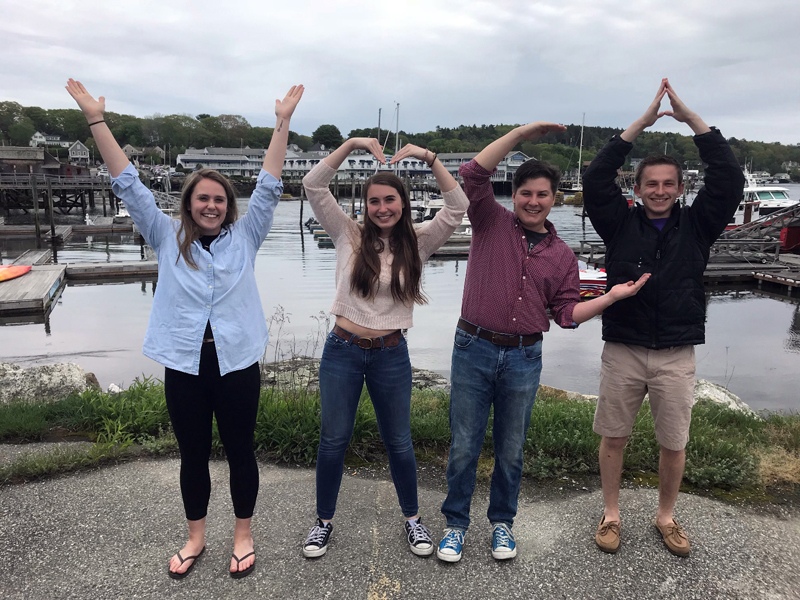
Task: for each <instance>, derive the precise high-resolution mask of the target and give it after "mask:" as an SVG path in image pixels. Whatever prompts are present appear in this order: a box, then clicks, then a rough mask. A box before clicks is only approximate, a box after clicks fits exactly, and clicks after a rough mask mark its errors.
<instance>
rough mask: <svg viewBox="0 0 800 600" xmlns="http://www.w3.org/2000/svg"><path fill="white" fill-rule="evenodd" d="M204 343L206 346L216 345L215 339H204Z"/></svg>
mask: <svg viewBox="0 0 800 600" xmlns="http://www.w3.org/2000/svg"><path fill="white" fill-rule="evenodd" d="M203 343H204V344H213V343H214V338H204V339H203Z"/></svg>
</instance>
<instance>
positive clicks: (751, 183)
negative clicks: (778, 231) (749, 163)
mask: <svg viewBox="0 0 800 600" xmlns="http://www.w3.org/2000/svg"><path fill="white" fill-rule="evenodd" d="M744 177H745V188H744V192H743V194H742V198H743V200H744V201H745V202H759V203H760V215H761V216H762V217H766V216H767V215H769V214H771V213H774V212H777V211H780V210H784V209H787V208H791V207H793V206H795V205H796V204H798V203H799V202H800V200H792V199H791V198H790V197H789V189H788V188H785V187H780V186H776V185H764V184H765V183H766V179H765V177H764V175H763V174H762V173H761V172H756V173H753V172H751V171H750V170H749V169H748V168H747V167H745V169H744Z"/></svg>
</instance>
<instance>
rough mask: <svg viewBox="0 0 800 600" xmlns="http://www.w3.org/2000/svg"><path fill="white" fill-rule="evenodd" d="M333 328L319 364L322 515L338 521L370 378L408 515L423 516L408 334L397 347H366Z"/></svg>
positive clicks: (394, 477) (400, 498)
mask: <svg viewBox="0 0 800 600" xmlns="http://www.w3.org/2000/svg"><path fill="white" fill-rule="evenodd" d="M351 340H352V338H351V339H343V338H341V337H339V336H338V335H336V334H335V333H333V332H330V333H329V334H328V337H327V339H326V341H325V349H324V350H323V352H322V360H321V362H320V366H319V389H320V396H321V402H322V430H321V432H320V440H319V451H318V452H317V515H318V516H319V518H321V519H325V520H328V519H332V518H333V514H334V512H335V511H336V499H337V497H338V496H339V486H340V485H341V483H342V471H343V469H344V455H345V452H346V451H347V446H348V445H349V444H350V438H351V437H352V435H353V426H354V425H355V420H356V409H357V408H358V401H359V398H360V397H361V390H362V388H363V387H364V381H365V380H366V383H367V390H368V391H369V396H370V399H371V400H372V406H373V407H374V408H375V416H376V417H377V420H378V430H379V431H380V434H381V438H382V439H383V444H384V446H386V451H387V452H388V454H389V467H390V468H391V472H392V480H393V481H394V487H395V490H397V499H398V501H399V502H400V508H401V510H402V511H403V515H404V516H406V517H413V516H414V515H416V514H417V511H418V510H419V506H418V504H417V459H416V457H415V456H414V448H413V446H412V445H411V361H410V360H409V358H408V345H407V343H406V340H405V338H402V339H401V340H400V344H399V345H397V346H393V347H384V348H381V347H376V348H372V349H369V350H363V349H361V348H359V347H358V346H356V345H355V344H353V343H351Z"/></svg>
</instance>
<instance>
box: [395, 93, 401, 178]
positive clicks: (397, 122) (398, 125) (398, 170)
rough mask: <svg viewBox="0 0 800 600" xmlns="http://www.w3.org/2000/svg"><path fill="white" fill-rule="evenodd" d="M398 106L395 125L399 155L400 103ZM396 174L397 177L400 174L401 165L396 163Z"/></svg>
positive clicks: (396, 151) (396, 145) (396, 147)
mask: <svg viewBox="0 0 800 600" xmlns="http://www.w3.org/2000/svg"><path fill="white" fill-rule="evenodd" d="M396 104H397V119H396V120H395V122H394V123H395V125H394V153H395V154H397V153H398V152H399V151H400V137H399V135H400V103H399V102H396ZM394 172H395V175H396V174H397V173H399V172H400V163H399V162H396V163H395V164H394Z"/></svg>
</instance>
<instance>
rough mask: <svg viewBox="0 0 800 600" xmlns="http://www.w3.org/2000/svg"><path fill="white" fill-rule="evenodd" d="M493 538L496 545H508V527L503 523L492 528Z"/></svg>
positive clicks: (509, 538)
mask: <svg viewBox="0 0 800 600" xmlns="http://www.w3.org/2000/svg"><path fill="white" fill-rule="evenodd" d="M494 539H495V541H496V542H497V545H498V546H510V545H511V535H510V532H509V531H508V529H506V527H505V526H503V525H497V526H496V527H495V528H494Z"/></svg>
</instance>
